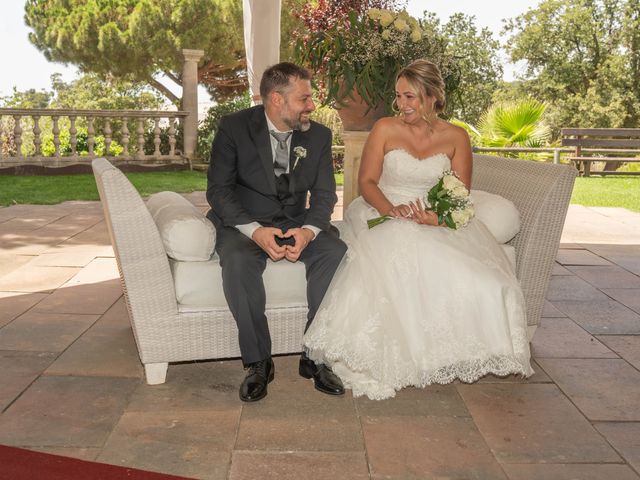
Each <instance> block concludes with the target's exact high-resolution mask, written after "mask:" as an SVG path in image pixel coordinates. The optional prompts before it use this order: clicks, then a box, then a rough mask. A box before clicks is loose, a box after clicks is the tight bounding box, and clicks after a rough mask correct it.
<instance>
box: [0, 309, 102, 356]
mask: <svg viewBox="0 0 640 480" xmlns="http://www.w3.org/2000/svg"><path fill="white" fill-rule="evenodd" d="M97 319H98V315H77V314H63V313H42V312H34V311H30V312H27V313H25V314H24V315H21V316H20V317H18V318H17V319H15V320H14V321H13V322H11V323H10V324H9V325H6V326H5V327H3V328H2V329H1V330H0V350H21V351H31V352H33V351H35V352H58V353H59V352H62V351H63V350H65V349H66V348H67V347H68V346H69V345H71V344H72V343H73V342H75V341H76V339H77V338H78V337H80V335H82V334H83V333H84V332H85V331H86V330H87V329H88V328H89V327H90V326H91V325H93V324H94V323H95V322H96V320H97Z"/></svg>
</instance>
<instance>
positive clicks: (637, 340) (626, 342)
mask: <svg viewBox="0 0 640 480" xmlns="http://www.w3.org/2000/svg"><path fill="white" fill-rule="evenodd" d="M596 338H597V339H598V340H600V341H601V342H602V343H604V344H605V345H606V346H607V347H609V348H610V349H611V350H612V351H614V352H616V353H617V354H618V355H619V356H620V357H621V358H623V359H625V360H626V361H627V362H629V363H630V364H631V365H633V366H634V367H635V368H637V369H638V370H640V335H598V336H597V337H596Z"/></svg>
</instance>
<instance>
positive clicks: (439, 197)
mask: <svg viewBox="0 0 640 480" xmlns="http://www.w3.org/2000/svg"><path fill="white" fill-rule="evenodd" d="M423 201H424V205H425V209H426V210H431V211H433V212H434V213H435V214H436V215H438V223H439V224H440V225H442V224H444V225H446V226H447V227H449V228H452V229H453V230H457V229H458V228H462V227H465V226H467V224H468V223H469V221H470V220H471V219H472V218H473V217H474V215H475V210H474V209H473V204H472V203H471V199H470V198H469V191H468V190H467V187H466V186H465V185H464V183H462V182H461V181H460V179H459V178H458V177H457V176H456V174H455V173H454V172H452V171H451V170H447V171H446V172H443V174H442V176H441V177H440V179H439V180H438V183H436V184H435V185H434V186H433V187H431V189H429V191H428V192H427V193H426V195H425V196H424V198H423ZM392 218H394V217H392V216H390V215H383V216H381V217H376V218H372V219H370V220H367V226H368V227H369V228H373V227H375V226H376V225H380V224H381V223H384V222H386V221H387V220H391V219H392Z"/></svg>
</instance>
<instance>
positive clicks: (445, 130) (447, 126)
mask: <svg viewBox="0 0 640 480" xmlns="http://www.w3.org/2000/svg"><path fill="white" fill-rule="evenodd" d="M439 127H440V132H441V134H442V135H443V136H445V137H447V138H448V139H449V140H450V141H452V142H466V143H468V142H469V134H468V133H467V131H466V130H465V129H464V128H462V127H459V126H458V125H454V124H453V123H449V122H447V121H446V120H440V121H439Z"/></svg>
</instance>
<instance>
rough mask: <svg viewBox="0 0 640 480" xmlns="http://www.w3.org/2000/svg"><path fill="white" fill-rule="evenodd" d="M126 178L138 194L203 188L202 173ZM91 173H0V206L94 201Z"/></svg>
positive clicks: (156, 173) (132, 175)
mask: <svg viewBox="0 0 640 480" xmlns="http://www.w3.org/2000/svg"><path fill="white" fill-rule="evenodd" d="M126 175H127V178H129V180H131V183H133V185H134V186H135V187H136V188H137V189H138V191H139V192H140V193H141V194H142V195H151V194H152V193H155V192H161V191H163V190H173V191H174V192H181V193H186V192H193V191H196V190H205V189H206V188H207V176H206V174H205V173H202V172H196V171H193V172H190V171H182V172H147V173H127V174H126ZM98 199H99V197H98V190H97V188H96V181H95V179H94V177H93V175H90V174H82V175H51V176H0V205H4V206H6V205H13V204H16V203H31V204H40V205H51V204H55V203H60V202H64V201H66V200H98Z"/></svg>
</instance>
